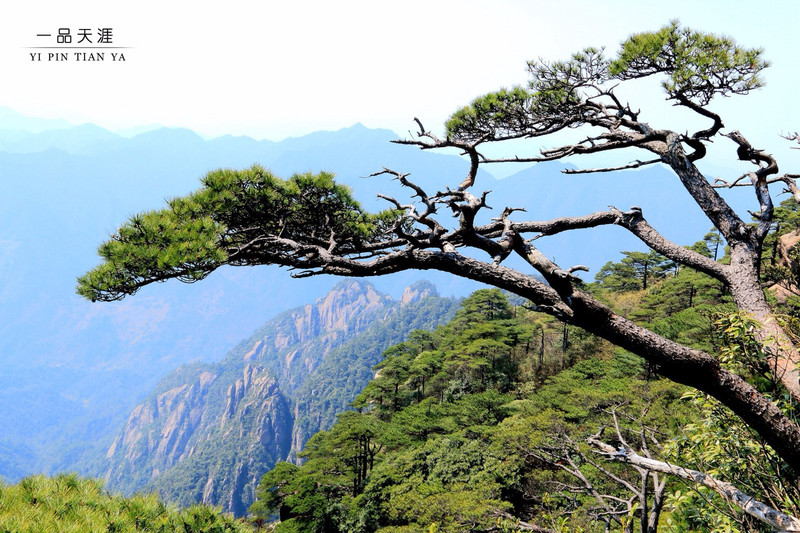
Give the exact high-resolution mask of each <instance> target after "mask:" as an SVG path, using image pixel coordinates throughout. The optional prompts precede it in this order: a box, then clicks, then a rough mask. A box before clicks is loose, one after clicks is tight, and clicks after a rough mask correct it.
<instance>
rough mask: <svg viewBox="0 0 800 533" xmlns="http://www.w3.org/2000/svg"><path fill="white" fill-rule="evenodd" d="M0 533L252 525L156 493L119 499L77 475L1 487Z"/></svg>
mask: <svg viewBox="0 0 800 533" xmlns="http://www.w3.org/2000/svg"><path fill="white" fill-rule="evenodd" d="M0 531H2V532H3V533H48V532H52V533H109V532H118V533H127V532H134V531H135V532H152V533H157V532H158V533H173V532H175V533H249V532H252V531H254V530H253V528H252V527H251V526H250V525H248V524H247V523H245V522H243V521H237V520H234V519H233V518H232V517H231V516H228V515H225V514H223V513H222V512H221V511H219V510H218V509H215V508H213V507H206V506H193V507H190V508H188V509H184V510H181V511H179V510H177V509H175V508H172V507H168V506H166V505H165V504H164V503H163V502H162V501H161V500H160V499H159V498H158V497H157V496H155V495H149V496H134V497H131V498H123V497H120V496H114V495H111V494H109V493H108V492H106V491H105V489H104V488H103V484H102V483H101V482H100V481H96V480H91V479H83V478H80V477H78V476H76V475H75V474H62V475H59V476H55V477H51V478H47V477H44V476H31V477H26V478H24V479H23V480H22V481H20V482H19V483H18V484H16V485H12V486H8V485H0Z"/></svg>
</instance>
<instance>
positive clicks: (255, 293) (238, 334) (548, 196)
mask: <svg viewBox="0 0 800 533" xmlns="http://www.w3.org/2000/svg"><path fill="white" fill-rule="evenodd" d="M396 137H397V136H396V135H395V134H394V133H393V132H391V131H388V130H371V129H368V128H365V127H364V126H362V125H359V124H357V125H354V126H352V127H349V128H345V129H342V130H339V131H335V132H316V133H313V134H310V135H307V136H303V137H297V138H291V139H285V140H283V141H280V142H274V141H257V140H254V139H251V138H248V137H233V136H223V137H219V138H215V139H211V140H204V139H203V138H202V137H200V136H199V135H197V134H195V133H194V132H192V131H190V130H186V129H175V128H172V129H170V128H159V129H153V130H149V131H145V132H143V133H140V134H138V135H135V136H133V137H131V138H126V137H123V136H121V135H116V134H114V133H113V132H109V131H108V130H104V129H103V128H99V127H97V126H94V125H91V124H88V125H81V126H73V125H71V124H69V123H67V122H66V121H58V120H55V121H53V120H49V119H42V120H39V119H34V118H31V117H24V116H22V115H19V114H18V113H14V112H12V111H10V110H8V109H7V108H0V228H3V233H2V236H1V237H0V365H2V368H3V372H2V373H0V450H3V451H4V452H3V455H4V457H2V459H0V476H4V477H5V478H6V479H7V480H8V481H11V482H13V481H15V480H16V479H18V478H19V476H20V475H21V474H24V473H25V472H32V471H43V472H55V471H61V470H79V471H83V470H85V468H86V465H87V461H89V460H90V458H92V457H94V456H95V455H96V453H97V452H98V450H99V449H101V448H102V449H105V448H107V447H108V446H109V445H110V443H111V441H112V440H113V438H114V432H115V431H116V429H117V428H119V427H121V426H122V425H123V424H124V423H125V416H126V414H127V413H129V412H130V410H131V409H132V408H133V407H134V406H135V405H136V404H137V403H138V402H140V401H141V400H142V399H143V398H144V397H145V396H146V395H147V393H148V391H150V390H152V388H153V387H154V386H155V384H156V383H157V382H158V380H159V379H160V378H161V377H163V376H164V375H165V374H167V373H168V372H170V371H172V370H173V369H175V368H176V367H177V366H179V365H182V364H186V363H189V362H191V361H193V360H198V359H199V360H201V361H214V360H218V359H219V357H220V355H221V354H224V353H226V351H227V350H228V349H229V347H230V346H232V345H234V344H235V343H237V342H238V341H239V340H240V339H241V338H244V337H246V336H248V335H249V334H250V333H251V332H252V331H253V330H255V329H256V328H257V327H258V326H259V325H260V324H261V323H262V322H263V321H264V320H265V319H266V318H267V317H270V316H274V315H275V314H276V313H278V312H281V311H284V310H286V309H289V308H292V307H294V306H297V305H301V304H303V303H305V302H308V301H313V300H314V299H315V298H318V297H320V296H322V295H323V294H325V293H326V292H327V291H329V290H330V289H331V287H333V286H334V285H335V284H336V283H337V282H338V281H339V280H338V279H337V278H333V277H325V276H321V277H313V278H309V279H302V280H292V279H290V276H289V273H288V272H286V271H284V270H280V269H277V268H260V269H236V268H223V269H220V270H219V271H218V272H215V273H214V274H213V275H212V276H210V277H209V278H208V279H207V280H204V281H203V282H201V283H198V284H196V285H193V286H186V285H182V284H180V283H178V282H169V283H166V284H157V285H154V286H150V287H146V288H145V289H143V290H142V291H141V292H140V293H139V294H137V295H136V296H135V297H133V298H129V299H127V300H125V301H123V302H119V303H113V304H90V303H89V302H86V301H83V300H81V299H80V298H78V297H77V296H76V295H75V294H74V284H75V279H76V277H77V276H79V275H81V274H83V273H84V272H85V271H86V270H88V269H90V268H92V267H93V266H94V265H95V264H96V263H97V261H98V259H97V256H96V252H95V251H96V248H97V245H98V244H99V243H100V242H102V241H103V240H105V239H106V238H107V237H108V235H109V234H111V233H113V232H114V231H115V230H116V228H118V227H119V225H120V224H122V223H123V222H124V221H125V220H126V219H127V218H128V217H129V216H130V215H131V214H133V213H136V212H140V211H144V210H148V209H157V208H161V207H163V205H164V200H165V198H170V197H173V196H177V195H184V194H187V193H189V192H191V191H192V190H195V189H196V188H197V187H198V186H199V178H200V177H201V176H203V175H204V174H205V173H206V172H207V171H209V170H212V169H215V168H219V167H233V168H242V167H249V166H250V165H252V164H254V163H259V164H261V165H263V166H265V167H267V168H269V169H271V170H272V171H273V172H274V173H275V174H277V175H279V176H283V177H286V176H289V175H291V174H292V173H295V172H305V171H314V172H318V171H320V170H329V171H333V172H335V173H336V174H337V180H339V181H341V182H342V183H345V184H347V185H349V186H351V187H352V188H353V190H354V195H355V196H356V198H357V199H358V200H359V201H361V202H362V203H363V204H364V205H365V206H366V207H367V208H368V209H370V210H378V209H383V208H385V207H387V203H386V202H385V201H383V200H379V199H377V197H376V194H377V193H378V192H380V193H383V194H386V195H392V196H395V197H397V198H398V199H400V200H402V201H407V199H408V198H409V195H408V191H407V190H405V191H404V190H402V188H401V187H400V186H399V184H398V182H397V181H396V180H391V179H389V178H388V177H386V176H383V177H378V178H370V179H365V178H364V176H368V175H369V174H371V173H373V172H375V171H379V170H381V169H382V168H383V167H384V166H385V167H388V168H391V169H393V170H397V171H402V172H410V179H412V180H413V181H415V182H416V183H418V184H420V186H422V187H423V188H424V189H425V190H426V191H428V192H429V193H432V192H434V191H436V190H438V189H442V188H444V187H445V186H447V185H453V184H457V183H460V182H461V180H462V179H463V176H464V174H465V172H466V171H467V168H468V164H467V162H466V161H465V160H464V159H463V158H461V157H459V156H458V155H456V154H454V153H447V154H443V153H433V152H430V151H421V150H417V149H415V148H412V147H407V146H399V145H396V144H392V143H391V142H390V141H391V140H392V139H395V138H396ZM561 167H562V165H559V164H557V163H549V164H537V165H535V166H533V167H531V168H529V169H526V170H523V171H521V172H520V173H518V174H516V175H512V176H510V177H508V178H506V179H503V180H496V179H494V178H493V177H492V175H491V174H489V173H488V172H484V171H481V172H480V173H479V175H478V179H477V182H476V190H477V191H483V190H487V191H488V190H491V191H493V192H492V193H491V194H489V195H488V197H487V203H488V204H489V205H490V206H492V207H493V209H492V210H486V211H485V212H484V217H483V219H482V220H483V221H487V220H488V219H489V218H490V217H492V216H497V215H499V213H500V212H501V211H502V208H503V207H504V206H506V205H508V206H511V207H525V208H526V209H527V212H526V213H524V214H519V213H515V215H514V216H519V217H520V218H523V217H524V218H528V219H539V220H541V219H545V218H549V217H551V216H555V215H565V214H566V215H580V214H587V213H589V212H592V211H596V210H602V209H606V208H607V206H608V205H615V206H616V207H618V208H620V209H623V210H626V209H628V208H629V207H630V206H631V205H639V206H642V207H643V210H644V211H643V212H644V216H645V217H646V218H647V219H648V220H649V221H650V222H651V223H653V225H654V226H655V227H657V228H664V227H665V225H666V226H669V227H670V229H669V230H667V231H666V232H665V234H666V236H667V237H669V238H671V239H673V240H675V241H676V242H678V243H680V244H686V245H689V244H692V242H694V241H695V240H698V239H700V238H701V237H702V235H703V234H704V233H705V232H706V231H707V230H708V227H709V225H708V222H707V221H706V219H705V218H704V217H703V215H702V214H701V213H699V210H697V209H696V208H692V207H691V206H690V207H688V208H687V207H686V203H685V199H686V193H685V191H683V190H682V188H681V186H680V184H679V183H678V181H677V179H675V178H674V177H672V176H671V175H669V174H668V173H666V171H664V169H662V168H659V167H650V168H647V169H644V170H640V171H635V172H625V173H614V174H590V175H583V176H565V175H563V174H560V173H559V169H560V168H561ZM489 169H490V170H491V167H489ZM739 193H741V194H744V195H746V196H748V195H749V194H751V193H748V192H747V191H733V192H732V194H739ZM751 203H752V202H751ZM739 205H749V204H741V203H740V204H739ZM749 206H750V207H753V208H754V207H755V206H752V205H749ZM442 222H443V223H450V224H453V223H455V221H452V222H451V221H450V219H449V218H448V217H447V216H443V217H442ZM536 245H537V247H540V249H541V250H542V252H543V253H545V254H546V255H548V256H550V257H552V258H554V259H555V260H556V261H557V262H558V263H559V264H561V265H562V266H564V267H569V266H572V265H574V264H586V265H588V266H589V267H590V272H589V273H588V274H587V275H586V278H587V279H591V278H592V277H593V275H594V273H596V272H597V270H598V269H599V268H600V267H601V266H602V264H604V263H605V262H606V261H608V260H610V259H613V260H617V259H618V258H619V255H618V253H617V251H619V250H629V249H641V248H642V246H641V244H640V243H639V242H638V241H637V240H636V239H635V238H634V237H632V236H631V235H629V234H628V233H627V232H626V231H625V230H623V229H621V228H617V227H606V228H598V229H595V230H591V231H588V230H587V231H581V232H574V235H570V236H569V237H565V236H554V237H548V238H546V239H539V240H537V241H536ZM509 262H510V263H511V264H514V263H513V260H512V259H509ZM517 264H518V263H517ZM518 266H520V268H522V269H523V270H524V269H526V268H527V267H526V266H525V265H519V264H518ZM421 277H422V275H421V274H420V273H418V272H407V273H402V274H395V275H392V276H387V277H382V278H380V279H375V280H374V283H375V284H376V287H378V289H379V290H380V291H382V292H385V293H390V294H392V295H394V296H395V298H396V297H398V296H399V294H400V293H401V292H402V290H403V288H404V287H406V286H408V285H410V284H412V283H413V282H414V281H417V280H419V279H420V278H421ZM424 277H425V278H426V279H430V280H431V281H432V282H433V283H435V285H436V286H437V287H438V288H439V290H440V291H441V292H442V293H443V294H455V295H459V296H463V295H466V294H468V293H469V292H471V291H473V290H475V289H477V288H479V287H480V285H479V284H477V283H474V282H470V281H467V280H463V279H460V278H457V277H454V276H450V275H447V274H442V273H436V272H426V273H425V275H424ZM308 386H310V385H308Z"/></svg>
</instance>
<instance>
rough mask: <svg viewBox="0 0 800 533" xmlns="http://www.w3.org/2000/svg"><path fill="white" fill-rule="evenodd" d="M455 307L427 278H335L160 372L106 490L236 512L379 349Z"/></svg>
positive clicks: (133, 417) (338, 403)
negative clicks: (144, 492) (313, 295)
mask: <svg viewBox="0 0 800 533" xmlns="http://www.w3.org/2000/svg"><path fill="white" fill-rule="evenodd" d="M456 307H457V302H456V301H455V300H453V299H448V298H441V297H439V296H438V295H437V294H436V289H435V288H434V287H433V286H432V285H431V284H430V283H427V282H419V283H416V284H415V285H413V286H412V287H409V288H408V290H407V291H406V292H405V293H404V297H403V298H401V299H400V300H399V301H394V300H392V298H391V297H389V296H387V295H385V294H381V293H380V292H378V291H376V290H375V287H374V286H372V285H371V284H370V283H367V282H364V281H358V280H347V281H343V282H340V283H339V284H337V285H336V287H334V289H333V290H332V291H331V292H330V293H329V294H328V295H327V296H325V297H324V298H320V299H319V300H318V301H317V302H316V303H315V304H313V305H305V306H303V307H299V308H296V309H294V310H291V311H287V312H285V313H283V314H281V315H279V316H278V317H276V318H274V319H272V320H270V321H268V322H267V323H266V324H264V325H263V326H262V327H261V328H259V329H258V330H257V331H256V332H255V333H254V334H253V335H252V336H251V337H249V338H248V339H247V340H245V341H243V342H241V343H240V344H239V345H238V346H237V347H236V348H234V349H233V350H231V352H230V353H229V354H228V355H227V357H226V358H225V360H223V361H222V362H220V363H217V364H194V365H190V366H186V367H182V368H179V369H178V370H176V371H175V372H173V373H172V374H170V375H168V376H167V377H165V378H164V379H163V380H162V381H161V383H159V385H158V386H157V387H156V389H155V390H154V391H153V392H152V393H151V394H150V395H149V396H148V398H147V399H146V400H145V401H144V402H143V403H141V404H139V405H138V406H137V407H136V408H134V409H133V411H132V413H131V414H130V416H129V418H128V422H127V423H126V424H125V427H124V428H123V430H122V431H121V432H120V433H119V434H118V435H117V437H116V439H115V440H114V442H113V443H112V444H111V446H110V447H109V449H108V451H107V452H106V461H107V463H108V466H107V467H105V468H106V470H105V472H98V474H104V476H105V479H106V481H107V482H108V484H109V486H110V487H111V488H112V489H114V490H123V491H125V492H129V493H130V492H133V491H136V490H140V489H142V488H143V487H145V486H148V487H151V488H156V489H158V490H159V492H160V493H161V494H162V495H163V496H164V497H165V498H166V499H167V500H169V501H175V502H179V503H181V504H185V505H188V504H191V503H195V502H200V501H202V502H205V503H213V504H216V505H221V506H223V507H224V508H225V509H226V510H228V511H231V512H234V513H236V514H239V515H241V514H244V513H245V512H246V510H247V508H248V507H249V505H250V503H252V501H253V498H254V496H255V488H256V486H257V485H258V481H259V480H260V477H261V476H262V475H263V474H264V473H265V472H266V471H267V470H269V469H270V468H271V467H272V465H274V464H275V462H276V461H279V460H286V459H289V458H292V457H294V456H295V455H296V453H297V452H298V451H299V450H300V449H302V447H303V446H304V445H305V442H306V440H307V439H308V438H309V437H310V436H311V435H313V434H314V433H316V432H317V431H319V430H320V429H326V428H327V427H329V426H330V425H332V423H333V422H334V420H335V415H336V414H337V413H339V412H342V411H344V410H345V409H346V408H347V405H348V404H349V402H351V401H352V400H353V399H354V398H355V396H356V395H357V394H358V392H359V391H360V389H361V388H363V386H364V385H365V384H366V383H367V381H368V380H369V379H370V378H371V376H372V370H371V369H372V366H374V365H375V364H376V363H377V362H378V361H379V360H380V358H381V354H382V352H383V351H384V350H385V349H387V348H388V347H390V346H391V345H393V344H396V343H398V342H401V341H402V340H404V339H405V338H406V336H407V335H408V333H409V332H410V331H412V330H414V329H430V328H433V327H435V326H437V325H439V324H441V323H444V322H446V321H447V320H449V319H450V318H452V316H453V314H454V313H455V309H456Z"/></svg>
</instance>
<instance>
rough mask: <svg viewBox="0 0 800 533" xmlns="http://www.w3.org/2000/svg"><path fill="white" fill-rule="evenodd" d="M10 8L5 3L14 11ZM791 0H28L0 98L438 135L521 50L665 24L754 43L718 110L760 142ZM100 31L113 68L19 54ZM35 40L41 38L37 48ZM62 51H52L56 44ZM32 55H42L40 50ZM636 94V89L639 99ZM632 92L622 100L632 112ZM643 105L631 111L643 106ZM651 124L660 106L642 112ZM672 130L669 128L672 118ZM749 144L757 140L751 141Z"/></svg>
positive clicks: (3, 24)
mask: <svg viewBox="0 0 800 533" xmlns="http://www.w3.org/2000/svg"><path fill="white" fill-rule="evenodd" d="M12 6H13V7H12ZM798 6H800V4H798V3H797V2H796V0H786V1H773V2H762V3H761V4H759V7H758V8H755V5H754V4H753V3H752V2H751V1H740V0H727V1H705V2H697V1H695V0H692V1H683V0H678V1H671V2H647V1H644V0H637V1H613V0H612V1H600V0H593V1H592V0H586V1H567V0H560V1H558V2H556V1H552V0H547V1H538V0H532V1H514V0H505V1H502V0H500V1H498V0H494V1H492V2H489V1H470V0H459V1H437V0H425V1H417V0H406V1H395V2H379V1H375V0H372V1H364V2H356V1H352V2H351V1H343V0H339V1H335V2H334V1H305V2H303V1H297V2H286V1H284V2H280V3H278V2H274V1H255V0H253V1H243V0H227V1H225V2H219V1H217V2H198V1H186V0H159V1H154V0H140V1H137V2H113V1H109V0H98V1H70V2H63V1H60V0H59V1H56V0H48V1H37V0H32V1H28V2H15V3H13V4H11V3H9V5H6V6H4V13H3V17H2V21H0V65H2V79H3V82H2V85H0V105H4V106H8V107H11V108H13V109H15V110H17V111H20V112H22V113H25V114H28V115H35V116H43V117H53V118H65V119H68V120H70V121H72V122H74V123H82V122H87V121H89V122H94V123H96V124H99V125H101V126H104V127H107V128H110V129H120V128H129V127H133V126H140V125H147V124H151V123H159V124H163V125H166V126H182V127H188V128H192V129H194V130H196V131H198V132H201V133H204V134H206V135H222V134H225V133H232V134H237V135H242V134H246V135H250V136H253V137H256V138H269V139H275V140H277V139H281V138H285V137H287V136H297V135H301V134H304V133H309V132H312V131H316V130H320V129H338V128H341V127H345V126H349V125H352V124H353V123H355V122H361V123H363V124H365V125H367V126H369V127H374V128H378V127H380V128H388V129H392V130H394V131H396V132H405V131H406V130H407V129H409V128H412V127H413V123H412V119H413V117H415V116H418V117H420V118H421V119H422V120H423V122H425V124H426V125H427V126H429V127H431V128H434V129H435V128H440V127H441V123H442V122H443V120H444V119H445V118H446V117H447V115H448V114H449V113H451V112H452V111H454V110H455V109H456V108H458V107H459V106H460V105H463V104H465V103H468V102H469V101H470V100H471V99H472V98H473V97H474V96H476V95H478V94H480V93H482V92H486V91H489V90H493V89H496V88H498V87H500V86H509V85H514V84H518V83H524V82H525V80H526V72H525V62H526V60H527V59H532V58H537V57H542V58H546V59H554V60H555V59H562V58H565V57H567V56H568V55H569V54H570V53H571V52H573V51H576V50H578V49H580V48H582V47H584V46H589V45H593V46H606V47H607V49H608V50H609V51H611V52H613V51H616V49H617V47H618V44H619V42H620V41H621V40H622V39H624V38H625V37H626V36H628V35H629V34H630V33H633V32H638V31H645V30H654V29H657V28H659V27H660V26H662V25H664V24H666V23H667V22H668V21H669V20H670V19H672V18H679V19H680V20H681V21H682V23H683V24H684V25H686V26H690V27H692V28H696V29H702V30H706V31H713V32H717V33H725V34H728V35H730V36H732V37H734V38H735V39H736V40H737V41H738V42H739V43H741V44H743V45H746V46H753V47H755V46H761V47H763V48H765V50H766V56H767V58H769V59H770V60H771V61H772V63H773V66H772V68H770V69H769V70H768V71H767V73H766V78H767V83H768V86H767V88H766V89H764V90H762V91H759V93H758V94H756V95H753V96H749V97H745V98H736V99H730V100H729V101H724V102H720V103H719V104H716V105H717V107H716V109H717V110H719V111H720V112H722V113H724V116H725V118H726V126H727V127H728V128H729V129H741V130H742V131H743V132H747V133H746V135H749V137H750V138H751V142H753V143H754V144H756V145H758V144H759V143H760V144H764V143H774V142H775V139H776V137H775V135H776V134H778V133H781V132H787V131H789V130H794V129H800V113H798V106H797V99H796V89H797V81H798V78H800V75H798V65H800V57H798V55H797V54H798V52H797V49H796V48H797V47H796V46H795V45H796V37H795V36H796V32H797V28H798V27H800V7H798ZM64 27H65V28H70V29H71V32H72V35H73V38H74V39H76V40H77V33H78V30H79V29H81V28H85V29H92V33H93V35H92V38H96V37H97V36H96V33H97V29H99V28H111V29H112V30H113V44H114V45H116V46H120V47H127V48H124V49H119V50H118V52H120V53H123V54H124V56H125V62H120V61H116V62H115V61H111V60H110V58H109V57H108V56H109V53H108V52H107V53H106V57H105V60H104V61H102V62H99V61H98V62H77V61H75V60H74V58H73V57H72V56H73V54H72V52H74V51H70V52H71V53H70V59H69V61H67V62H56V61H46V60H45V59H44V58H43V60H42V61H31V58H30V53H32V52H37V51H39V50H35V49H31V48H29V47H34V46H43V45H45V44H47V45H54V44H55V42H54V39H55V37H50V38H46V37H37V34H38V33H52V34H54V35H55V34H57V33H58V29H59V28H64ZM48 39H49V41H48ZM65 51H66V50H65ZM42 52H48V51H47V50H42ZM647 98H648V97H647V96H646V95H642V100H641V101H643V102H645V103H646V102H648V101H649V100H648V99H647ZM637 102H639V95H637V98H636V100H635V101H634V105H635V106H640V104H639V103H637ZM642 107H644V106H642ZM647 112H648V115H647V116H646V117H644V118H645V119H646V120H648V121H650V122H651V124H653V125H656V126H660V125H662V123H661V122H659V121H660V120H664V121H666V122H668V121H669V120H670V119H673V118H674V116H673V115H674V113H672V109H671V108H670V107H668V106H662V107H661V108H660V110H656V109H653V110H652V111H651V110H650V109H649V108H647ZM673 127H680V124H677V125H673ZM762 139H763V140H762Z"/></svg>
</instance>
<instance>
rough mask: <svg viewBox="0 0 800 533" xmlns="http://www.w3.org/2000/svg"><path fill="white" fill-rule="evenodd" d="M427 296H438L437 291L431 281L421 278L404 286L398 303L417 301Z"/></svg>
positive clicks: (404, 303) (405, 303)
mask: <svg viewBox="0 0 800 533" xmlns="http://www.w3.org/2000/svg"><path fill="white" fill-rule="evenodd" d="M428 296H439V293H438V291H437V290H436V286H434V284H433V283H431V282H430V281H428V280H424V279H423V280H420V281H418V282H416V283H414V284H412V285H409V286H408V287H406V289H405V290H404V291H403V296H401V297H400V303H401V304H402V305H407V304H410V303H413V302H418V301H419V300H422V299H423V298H427V297H428Z"/></svg>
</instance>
